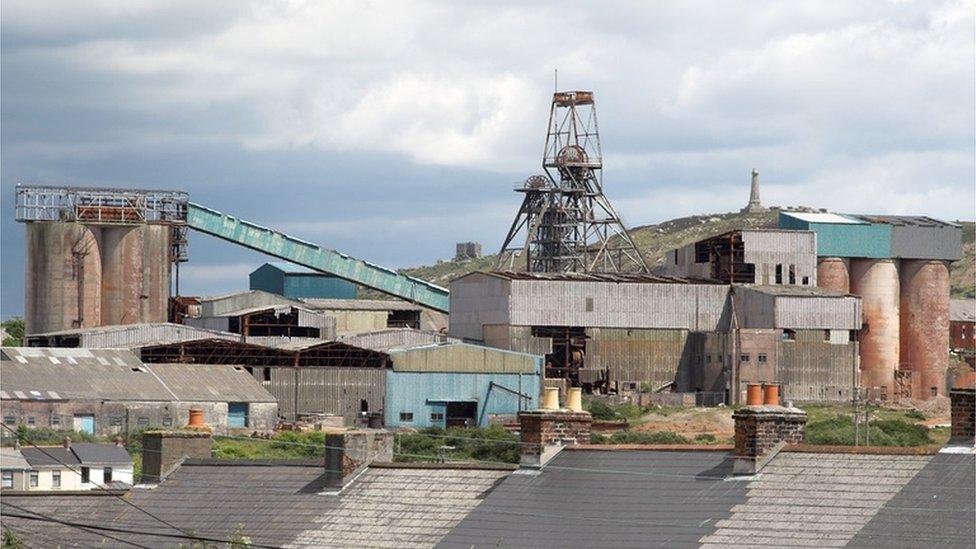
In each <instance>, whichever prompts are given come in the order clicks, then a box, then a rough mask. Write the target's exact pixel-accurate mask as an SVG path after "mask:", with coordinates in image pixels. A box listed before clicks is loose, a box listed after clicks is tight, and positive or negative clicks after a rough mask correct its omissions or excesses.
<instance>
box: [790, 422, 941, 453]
mask: <svg viewBox="0 0 976 549" xmlns="http://www.w3.org/2000/svg"><path fill="white" fill-rule="evenodd" d="M861 428H862V429H863V426H862V427H861ZM868 434H869V437H867V439H868V441H869V442H870V444H871V446H924V445H927V444H932V439H931V438H930V437H929V433H928V431H927V430H926V428H925V427H924V426H922V425H916V424H914V423H908V422H906V421H903V420H900V419H887V420H879V421H872V422H871V424H870V431H869V432H868ZM805 442H807V443H808V444H823V445H834V446H853V445H854V423H853V420H852V419H851V417H850V416H837V417H834V418H830V419H825V420H822V421H815V422H813V423H809V424H808V425H807V429H806V437H805ZM858 442H860V444H864V443H865V436H864V432H863V431H862V432H861V433H860V440H859V441H858Z"/></svg>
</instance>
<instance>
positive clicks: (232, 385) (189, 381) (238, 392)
mask: <svg viewBox="0 0 976 549" xmlns="http://www.w3.org/2000/svg"><path fill="white" fill-rule="evenodd" d="M145 368H146V369H147V370H149V371H150V372H152V373H153V374H155V375H156V377H158V378H159V379H160V381H162V382H163V383H164V384H165V385H166V387H168V388H169V390H170V391H172V392H173V394H175V395H176V397H177V399H179V400H183V401H190V402H277V401H276V400H275V397H274V396H273V395H272V394H271V393H269V392H268V390H267V389H265V388H264V387H263V386H262V385H261V382H259V381H258V380H257V379H255V378H254V376H252V375H251V374H249V373H248V372H247V370H245V369H244V368H243V367H241V366H230V365H222V364H146V365H145Z"/></svg>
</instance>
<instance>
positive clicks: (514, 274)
mask: <svg viewBox="0 0 976 549" xmlns="http://www.w3.org/2000/svg"><path fill="white" fill-rule="evenodd" d="M470 274H482V275H487V276H494V277H497V278H504V279H506V280H554V281H570V282H620V283H624V282H636V283H652V284H717V283H718V281H715V280H711V279H699V278H686V277H680V276H669V275H652V274H644V273H530V272H522V271H474V272H472V273H468V275H470ZM468 275H463V276H461V277H459V278H464V276H468Z"/></svg>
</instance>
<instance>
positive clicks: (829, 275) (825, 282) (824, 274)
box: [817, 257, 851, 294]
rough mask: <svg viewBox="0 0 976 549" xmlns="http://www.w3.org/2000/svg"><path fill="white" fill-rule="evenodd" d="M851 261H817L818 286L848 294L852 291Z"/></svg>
mask: <svg viewBox="0 0 976 549" xmlns="http://www.w3.org/2000/svg"><path fill="white" fill-rule="evenodd" d="M850 267H851V261H850V260H849V259H847V258H844V257H821V258H819V259H818V260H817V286H820V287H821V288H827V289H828V290H834V291H837V292H842V293H845V294H846V293H848V292H850V291H851V273H850Z"/></svg>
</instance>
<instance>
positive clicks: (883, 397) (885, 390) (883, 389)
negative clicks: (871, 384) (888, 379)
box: [881, 385, 888, 400]
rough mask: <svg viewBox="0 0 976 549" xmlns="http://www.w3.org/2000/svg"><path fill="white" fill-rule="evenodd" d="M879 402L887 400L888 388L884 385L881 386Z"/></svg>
mask: <svg viewBox="0 0 976 549" xmlns="http://www.w3.org/2000/svg"><path fill="white" fill-rule="evenodd" d="M881 400H888V387H887V386H886V385H882V386H881Z"/></svg>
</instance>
